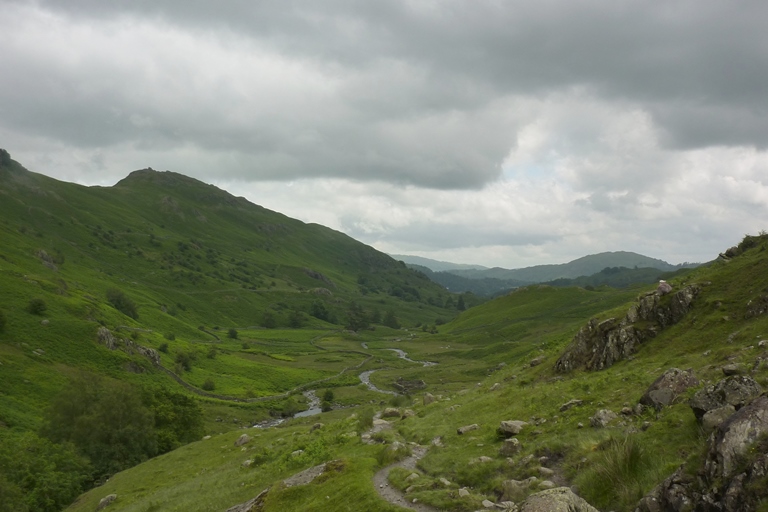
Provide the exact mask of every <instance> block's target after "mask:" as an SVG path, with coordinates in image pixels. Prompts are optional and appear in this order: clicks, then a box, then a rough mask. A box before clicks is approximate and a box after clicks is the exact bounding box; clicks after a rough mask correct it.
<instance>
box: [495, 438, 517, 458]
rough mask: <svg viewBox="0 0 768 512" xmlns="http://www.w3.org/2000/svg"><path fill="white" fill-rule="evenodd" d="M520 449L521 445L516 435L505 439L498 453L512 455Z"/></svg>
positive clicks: (503, 455)
mask: <svg viewBox="0 0 768 512" xmlns="http://www.w3.org/2000/svg"><path fill="white" fill-rule="evenodd" d="M521 449H522V445H521V444H520V441H519V440H518V439H517V438H516V437H513V438H511V439H505V440H504V442H503V443H502V444H501V448H499V455H501V456H502V457H512V456H513V455H516V454H518V453H519V452H520V450H521Z"/></svg>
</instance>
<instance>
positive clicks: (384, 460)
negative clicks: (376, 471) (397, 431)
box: [376, 442, 411, 467]
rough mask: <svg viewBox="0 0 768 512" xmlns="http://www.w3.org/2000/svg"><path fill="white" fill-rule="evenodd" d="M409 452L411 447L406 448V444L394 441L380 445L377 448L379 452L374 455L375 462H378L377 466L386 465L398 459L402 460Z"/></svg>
mask: <svg viewBox="0 0 768 512" xmlns="http://www.w3.org/2000/svg"><path fill="white" fill-rule="evenodd" d="M410 454H411V449H410V448H408V446H407V445H405V444H403V443H400V442H395V443H392V444H388V445H386V446H382V448H381V450H379V453H378V454H377V455H376V462H378V463H379V466H382V467H383V466H388V465H390V464H393V463H395V462H397V461H399V460H403V459H404V458H406V457H408V456H409V455H410Z"/></svg>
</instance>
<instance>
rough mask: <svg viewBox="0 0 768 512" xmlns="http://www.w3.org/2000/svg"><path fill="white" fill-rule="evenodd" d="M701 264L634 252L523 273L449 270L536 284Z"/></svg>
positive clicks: (585, 258)
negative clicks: (619, 271) (610, 272)
mask: <svg viewBox="0 0 768 512" xmlns="http://www.w3.org/2000/svg"><path fill="white" fill-rule="evenodd" d="M696 266H698V264H695V263H694V264H687V263H685V264H681V265H672V264H671V263H667V262H666V261H663V260H660V259H656V258H651V257H648V256H643V255H642V254H637V253H634V252H627V251H616V252H602V253H599V254H590V255H588V256H583V257H581V258H578V259H575V260H573V261H571V262H569V263H562V264H558V265H536V266H533V267H526V268H519V269H513V270H509V269H504V268H499V267H495V268H491V269H486V270H472V269H456V270H448V271H449V272H450V273H452V274H456V275H458V276H462V277H468V278H471V279H484V278H495V279H514V280H518V281H527V282H534V283H543V282H548V281H554V280H555V279H574V278H577V277H581V276H591V275H593V274H596V273H598V272H600V271H601V270H603V269H605V268H615V267H618V268H621V267H624V268H628V269H634V268H654V269H657V270H660V271H663V272H672V271H674V270H677V269H679V268H692V267H696Z"/></svg>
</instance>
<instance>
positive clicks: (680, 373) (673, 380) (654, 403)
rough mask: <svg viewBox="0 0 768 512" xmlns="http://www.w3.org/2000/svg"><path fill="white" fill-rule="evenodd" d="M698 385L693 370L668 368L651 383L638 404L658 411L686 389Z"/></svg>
mask: <svg viewBox="0 0 768 512" xmlns="http://www.w3.org/2000/svg"><path fill="white" fill-rule="evenodd" d="M698 385H699V379H697V378H696V376H695V375H694V374H693V370H690V369H689V370H680V369H679V368H670V369H669V370H667V371H665V372H664V373H663V374H661V376H660V377H659V378H658V379H656V380H655V381H653V383H652V384H651V385H650V386H649V387H648V389H647V390H646V391H645V393H643V396H642V397H640V403H641V404H643V405H645V406H648V407H653V408H655V409H657V410H660V409H661V408H662V407H664V406H667V405H670V404H671V403H672V402H673V401H674V400H675V399H676V398H677V397H678V396H679V395H680V394H681V393H682V392H683V391H685V390H686V389H688V388H691V387H694V386H698Z"/></svg>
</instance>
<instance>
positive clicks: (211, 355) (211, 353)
mask: <svg viewBox="0 0 768 512" xmlns="http://www.w3.org/2000/svg"><path fill="white" fill-rule="evenodd" d="M205 357H207V358H208V359H216V347H211V348H209V349H208V353H207V354H206V355H205Z"/></svg>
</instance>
